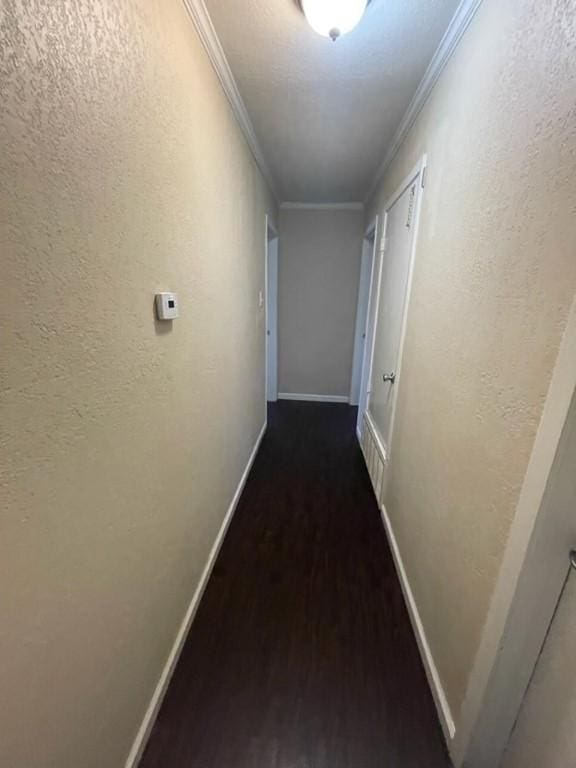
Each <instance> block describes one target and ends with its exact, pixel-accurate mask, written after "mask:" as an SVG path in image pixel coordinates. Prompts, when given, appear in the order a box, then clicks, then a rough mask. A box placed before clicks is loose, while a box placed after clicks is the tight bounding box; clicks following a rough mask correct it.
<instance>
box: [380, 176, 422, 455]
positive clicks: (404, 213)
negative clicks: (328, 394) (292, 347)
mask: <svg viewBox="0 0 576 768" xmlns="http://www.w3.org/2000/svg"><path fill="white" fill-rule="evenodd" d="M420 179H421V172H420V171H418V172H417V174H416V175H415V176H414V177H413V178H412V179H411V180H410V182H409V183H408V185H407V186H406V188H404V189H402V190H401V192H400V194H399V196H397V197H396V199H395V200H393V202H392V204H391V205H390V207H389V208H388V209H387V211H386V225H385V241H384V242H385V248H384V251H383V253H382V255H381V259H382V263H381V276H380V290H379V295H378V301H377V307H376V328H375V337H374V344H373V358H372V366H371V379H370V387H369V397H368V405H367V409H368V413H369V415H370V417H371V419H372V422H373V424H374V426H375V428H376V430H377V432H378V434H379V437H380V441H381V443H382V447H383V449H384V451H385V453H386V456H388V455H389V452H390V442H391V438H392V429H393V422H394V407H395V402H396V390H397V386H398V378H399V374H400V370H399V369H400V358H401V347H402V342H403V335H404V327H405V316H406V305H407V299H408V293H409V283H410V277H411V271H412V258H413V250H414V242H415V233H416V228H417V223H418V203H419V195H420V188H421V184H420Z"/></svg>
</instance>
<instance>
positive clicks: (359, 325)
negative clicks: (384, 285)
mask: <svg viewBox="0 0 576 768" xmlns="http://www.w3.org/2000/svg"><path fill="white" fill-rule="evenodd" d="M377 224H378V217H376V219H375V220H374V221H373V222H372V223H371V224H370V226H369V227H368V229H367V230H366V233H365V235H364V240H363V241H362V258H361V262H360V280H359V284H358V305H357V309H356V327H355V330H354V354H353V358H352V377H351V381H350V405H358V406H359V408H358V411H359V412H362V411H363V409H364V407H365V405H366V403H365V399H366V398H365V393H366V380H365V379H366V376H365V374H366V346H367V345H366V341H367V339H368V338H369V336H370V329H369V327H368V326H369V306H370V295H371V292H372V283H373V280H374V264H375V261H376V258H375V256H376V229H377Z"/></svg>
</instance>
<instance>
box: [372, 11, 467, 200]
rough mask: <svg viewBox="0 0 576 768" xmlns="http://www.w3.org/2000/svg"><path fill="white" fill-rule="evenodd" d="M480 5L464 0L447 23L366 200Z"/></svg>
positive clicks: (406, 133) (393, 156)
mask: <svg viewBox="0 0 576 768" xmlns="http://www.w3.org/2000/svg"><path fill="white" fill-rule="evenodd" d="M481 4H482V0H461V2H460V4H459V5H458V7H457V8H456V11H455V13H454V16H453V17H452V19H451V21H450V24H449V25H448V29H447V30H446V32H445V33H444V36H443V37H442V40H441V41H440V45H439V46H438V48H437V49H436V52H435V54H434V56H433V57H432V60H431V62H430V64H429V65H428V68H427V70H426V72H425V73H424V77H423V78H422V80H421V81H420V85H419V86H418V88H417V89H416V93H415V94H414V97H413V98H412V101H411V102H410V105H409V107H408V109H407V110H406V112H405V114H404V117H403V118H402V120H401V121H400V125H399V126H398V128H397V130H396V133H395V134H394V138H393V139H392V142H391V144H390V146H389V147H388V150H387V152H386V154H385V156H384V160H383V161H382V163H381V165H380V166H379V168H378V171H377V173H376V175H375V177H374V180H373V182H372V184H371V185H370V189H369V192H368V194H367V195H366V201H368V200H369V199H370V198H371V197H372V195H373V194H374V191H375V190H376V187H377V186H378V183H379V182H380V181H381V179H382V177H383V176H384V174H385V173H386V171H387V169H388V167H389V165H390V163H391V162H392V160H393V159H394V158H395V157H396V154H397V153H398V150H399V149H400V147H401V146H402V142H403V141H404V139H405V138H406V136H407V135H408V132H409V131H410V129H411V128H412V126H413V125H414V123H415V121H416V118H417V117H418V115H419V114H420V112H421V111H422V108H423V107H424V105H425V104H426V102H427V101H428V97H429V96H430V94H431V93H432V90H433V89H434V86H435V85H436V83H437V82H438V78H439V77H440V75H441V74H442V71H443V70H444V67H445V66H446V64H447V63H448V61H449V60H450V58H451V56H452V54H453V53H454V51H455V50H456V48H457V46H458V43H459V42H460V40H461V38H462V35H463V34H464V32H465V31H466V30H467V28H468V25H469V24H470V22H471V21H472V19H473V18H474V14H475V13H476V11H477V10H478V8H479V7H480V5H481Z"/></svg>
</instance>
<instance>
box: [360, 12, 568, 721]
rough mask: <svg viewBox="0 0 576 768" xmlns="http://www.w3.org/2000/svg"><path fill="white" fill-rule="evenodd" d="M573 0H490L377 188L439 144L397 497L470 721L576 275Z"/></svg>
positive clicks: (397, 447)
mask: <svg viewBox="0 0 576 768" xmlns="http://www.w3.org/2000/svg"><path fill="white" fill-rule="evenodd" d="M574 11H575V6H574V3H573V2H570V3H568V4H565V3H551V4H541V3H537V2H534V1H531V2H528V3H526V2H524V1H523V0H510V2H506V3H501V2H499V1H498V0H484V2H483V4H482V5H481V7H480V9H479V11H478V12H477V14H476V16H475V18H474V19H473V21H472V23H471V25H470V27H469V28H468V30H467V31H466V33H465V35H464V37H463V39H462V40H461V42H460V44H459V46H458V48H457V50H456V52H455V53H454V55H453V57H452V58H451V60H450V61H449V63H448V65H447V67H446V68H445V70H444V72H443V73H442V75H441V77H440V79H439V81H438V83H437V84H436V86H435V88H434V91H433V93H432V95H431V96H430V98H429V100H428V102H427V104H426V105H425V107H424V109H423V110H422V112H421V113H420V115H419V117H418V119H417V121H416V123H415V124H414V126H413V127H412V129H411V131H410V133H409V135H408V136H407V138H406V140H405V141H404V143H403V145H402V147H401V148H400V151H399V152H398V154H397V155H396V157H395V159H394V160H393V162H392V164H391V166H390V167H389V168H388V170H387V171H386V173H385V176H384V178H383V180H382V182H381V183H380V184H379V187H378V189H377V191H376V193H375V195H374V197H373V198H372V200H371V201H370V203H369V205H368V206H367V213H366V219H365V221H366V223H368V222H369V221H371V220H372V218H373V217H374V216H375V214H381V213H382V209H383V206H384V205H385V203H386V201H387V200H388V199H389V198H390V196H391V195H392V194H393V193H394V191H395V190H396V189H397V188H398V186H399V184H400V183H401V181H402V180H403V179H404V178H405V177H406V175H407V174H408V173H409V172H410V170H411V169H412V168H413V167H414V166H415V164H416V163H417V162H418V160H419V159H420V157H421V156H422V155H423V154H424V153H426V155H427V158H428V167H427V174H426V188H425V190H424V197H423V203H422V213H421V224H420V230H419V240H418V247H417V253H416V259H415V267H414V278H413V286H412V294H411V304H410V310H409V316H408V323H407V333H406V341H405V347H404V357H403V369H402V380H401V387H400V390H399V393H398V404H397V411H396V422H395V434H394V441H393V445H392V454H391V463H390V466H389V470H388V482H387V490H386V495H385V499H384V503H385V506H386V510H387V513H388V516H389V518H390V522H391V525H392V527H393V530H394V533H395V537H396V540H397V542H398V546H399V550H400V553H401V556H402V560H403V562H404V565H405V569H406V574H407V578H408V580H409V583H410V586H411V590H412V593H413V595H414V598H415V602H416V605H417V609H418V612H419V615H420V619H421V621H422V625H423V630H424V633H425V635H426V639H427V642H428V645H429V646H430V650H431V653H432V655H433V658H434V661H435V664H436V667H437V669H438V672H439V676H440V680H441V683H442V686H443V688H444V692H445V694H446V697H447V699H448V702H449V704H450V709H451V712H452V715H453V718H454V720H455V723H456V729H458V723H459V714H460V708H461V705H462V702H463V699H464V696H465V693H466V688H467V684H468V679H469V675H470V671H471V669H472V665H473V662H474V658H475V655H476V651H477V649H478V645H479V641H480V637H481V634H482V630H483V627H484V622H485V619H486V615H487V612H488V608H489V605H490V600H491V596H492V593H493V590H494V587H495V583H496V579H497V576H498V571H499V567H500V564H501V561H502V557H503V553H504V549H505V546H506V542H507V537H508V533H509V529H510V525H511V521H512V519H513V516H514V511H515V507H516V503H517V501H518V497H519V492H520V488H521V486H522V482H523V478H524V474H525V471H526V467H527V464H528V460H529V457H530V453H531V449H532V445H533V442H534V438H535V434H536V430H537V427H538V424H539V421H540V417H541V414H542V409H543V404H544V401H545V398H546V394H547V390H548V385H549V381H550V377H551V373H552V370H553V367H554V363H555V360H556V357H557V354H558V349H559V345H560V341H561V338H562V333H563V330H564V327H565V325H566V321H567V317H568V314H569V310H570V306H571V303H572V300H573V297H574V293H575V290H576V259H575V258H574V242H576V220H575V218H574V207H575V205H576V193H575V188H574V177H575V174H576V165H575V159H574V153H573V146H574V141H575V137H576V114H575V112H574V108H573V82H574V74H575V70H574V53H573V40H574V32H575V30H574V18H575V15H574Z"/></svg>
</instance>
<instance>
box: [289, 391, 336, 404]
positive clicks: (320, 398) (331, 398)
mask: <svg viewBox="0 0 576 768" xmlns="http://www.w3.org/2000/svg"><path fill="white" fill-rule="evenodd" d="M278 400H305V401H310V402H315V403H347V402H349V400H350V398H349V397H348V396H347V395H301V394H297V393H296V392H278Z"/></svg>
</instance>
